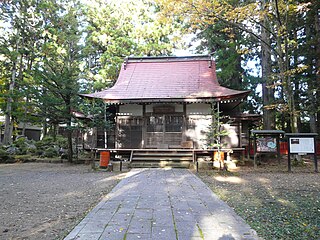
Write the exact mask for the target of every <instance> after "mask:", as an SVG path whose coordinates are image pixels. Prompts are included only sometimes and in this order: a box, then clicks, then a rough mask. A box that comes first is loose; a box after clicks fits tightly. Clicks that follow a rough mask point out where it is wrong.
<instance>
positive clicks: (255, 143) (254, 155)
mask: <svg viewBox="0 0 320 240" xmlns="http://www.w3.org/2000/svg"><path fill="white" fill-rule="evenodd" d="M253 167H254V168H257V139H256V134H255V133H254V134H253Z"/></svg>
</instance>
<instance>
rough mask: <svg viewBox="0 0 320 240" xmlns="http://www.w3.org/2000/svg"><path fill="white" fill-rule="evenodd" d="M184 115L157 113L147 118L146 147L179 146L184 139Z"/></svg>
mask: <svg viewBox="0 0 320 240" xmlns="http://www.w3.org/2000/svg"><path fill="white" fill-rule="evenodd" d="M182 129H183V116H182V115H165V114H163V115H156V116H149V117H147V120H146V148H179V147H180V145H181V141H182Z"/></svg>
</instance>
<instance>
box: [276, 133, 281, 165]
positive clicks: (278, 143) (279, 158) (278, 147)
mask: <svg viewBox="0 0 320 240" xmlns="http://www.w3.org/2000/svg"><path fill="white" fill-rule="evenodd" d="M276 141H277V157H278V164H279V165H280V161H281V155H280V139H279V135H277V136H276Z"/></svg>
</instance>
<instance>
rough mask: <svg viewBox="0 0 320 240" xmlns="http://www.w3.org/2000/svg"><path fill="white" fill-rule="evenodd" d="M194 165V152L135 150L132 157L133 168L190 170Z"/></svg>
mask: <svg viewBox="0 0 320 240" xmlns="http://www.w3.org/2000/svg"><path fill="white" fill-rule="evenodd" d="M192 163H193V152H192V151H190V150H184V149H178V150H171V149H162V150H160V149H156V150H150V149H145V150H133V151H132V153H131V156H130V165H131V167H132V168H139V167H141V168H164V167H172V168H189V167H190V165H192Z"/></svg>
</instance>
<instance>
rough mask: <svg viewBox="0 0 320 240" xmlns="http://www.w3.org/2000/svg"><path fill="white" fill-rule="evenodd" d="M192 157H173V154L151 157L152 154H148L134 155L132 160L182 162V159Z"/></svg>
mask: <svg viewBox="0 0 320 240" xmlns="http://www.w3.org/2000/svg"><path fill="white" fill-rule="evenodd" d="M192 160H193V159H192V157H173V156H161V157H160V156H158V157H151V156H146V157H141V156H138V157H136V156H134V157H133V158H132V161H133V162H135V161H175V162H180V161H192Z"/></svg>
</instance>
